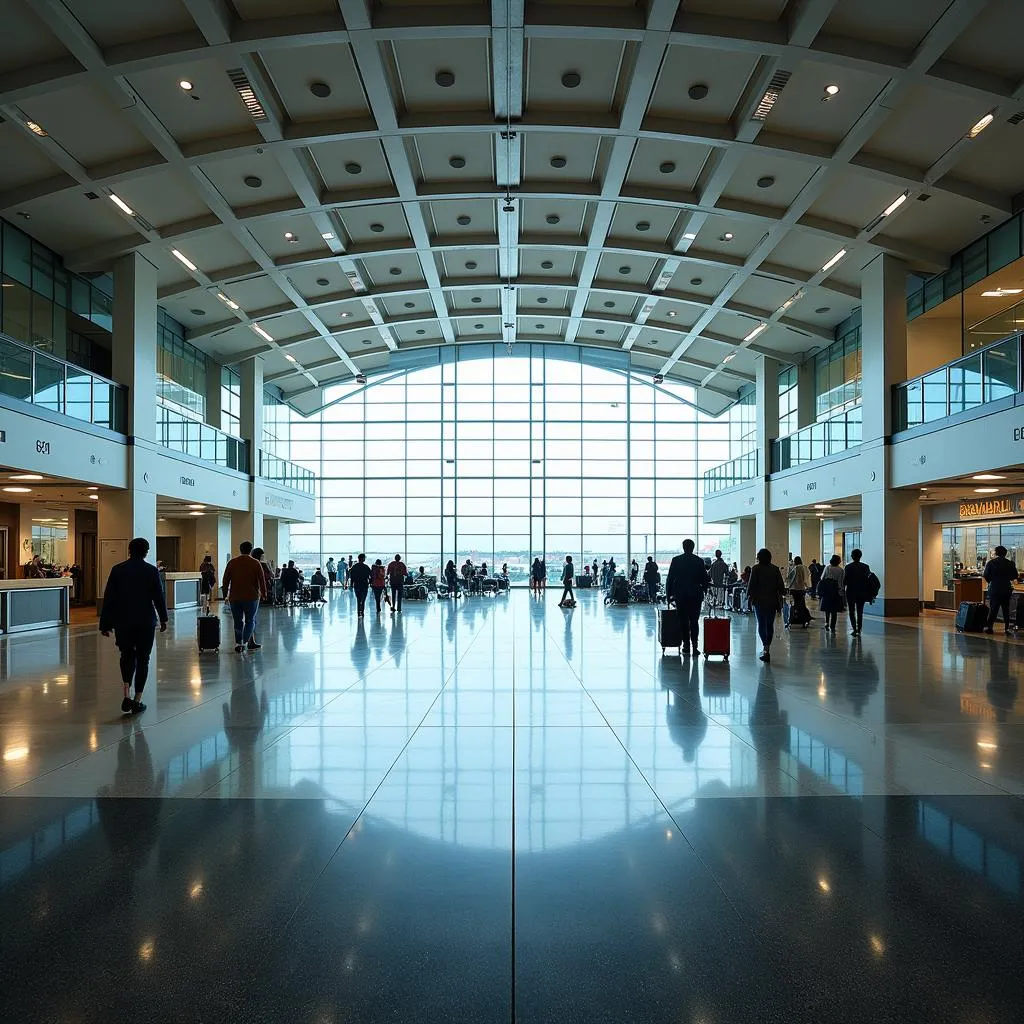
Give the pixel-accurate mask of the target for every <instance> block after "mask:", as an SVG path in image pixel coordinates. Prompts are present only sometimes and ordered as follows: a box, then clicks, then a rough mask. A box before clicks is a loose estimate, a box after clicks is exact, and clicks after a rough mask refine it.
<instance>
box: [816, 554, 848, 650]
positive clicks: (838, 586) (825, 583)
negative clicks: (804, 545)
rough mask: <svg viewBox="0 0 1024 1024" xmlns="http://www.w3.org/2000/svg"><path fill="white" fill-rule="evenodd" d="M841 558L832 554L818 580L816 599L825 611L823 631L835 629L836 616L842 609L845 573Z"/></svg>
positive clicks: (833, 630)
mask: <svg viewBox="0 0 1024 1024" xmlns="http://www.w3.org/2000/svg"><path fill="white" fill-rule="evenodd" d="M842 561H843V560H842V559H841V558H840V557H839V556H838V555H833V556H832V557H831V558H830V559H829V560H828V565H827V566H825V570H824V571H823V572H822V574H821V579H820V580H818V600H819V601H820V602H821V603H820V607H821V610H822V611H823V612H824V613H825V631H826V632H828V631H829V630H832V632H833V633H834V632H835V631H836V618H837V617H838V615H839V613H840V612H841V611H842V610H843V591H844V590H845V578H846V574H845V573H844V572H843V566H842Z"/></svg>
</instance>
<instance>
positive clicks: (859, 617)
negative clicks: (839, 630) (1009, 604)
mask: <svg viewBox="0 0 1024 1024" xmlns="http://www.w3.org/2000/svg"><path fill="white" fill-rule="evenodd" d="M846 600H847V602H848V603H849V606H850V625H851V627H853V629H855V630H857V632H858V633H859V632H860V631H861V627H862V626H863V625H864V602H863V601H858V600H856V599H855V598H852V597H848V598H847V599H846ZM1007 601H1009V598H1007Z"/></svg>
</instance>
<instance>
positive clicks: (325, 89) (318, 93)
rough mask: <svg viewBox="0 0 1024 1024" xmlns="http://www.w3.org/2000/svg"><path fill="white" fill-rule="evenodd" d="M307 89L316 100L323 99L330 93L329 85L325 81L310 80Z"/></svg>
mask: <svg viewBox="0 0 1024 1024" xmlns="http://www.w3.org/2000/svg"><path fill="white" fill-rule="evenodd" d="M309 91H310V92H311V93H312V94H313V95H314V96H315V97H316V98H317V99H318V100H325V99H327V97H328V96H330V95H331V87H330V86H329V85H328V84H327V83H326V82H310V84H309Z"/></svg>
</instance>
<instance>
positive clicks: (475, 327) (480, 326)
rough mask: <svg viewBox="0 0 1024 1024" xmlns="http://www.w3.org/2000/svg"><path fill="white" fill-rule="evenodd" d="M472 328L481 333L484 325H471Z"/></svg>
mask: <svg viewBox="0 0 1024 1024" xmlns="http://www.w3.org/2000/svg"><path fill="white" fill-rule="evenodd" d="M473 328H474V330H477V331H482V330H483V329H484V325H483V324H473Z"/></svg>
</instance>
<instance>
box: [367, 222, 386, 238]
mask: <svg viewBox="0 0 1024 1024" xmlns="http://www.w3.org/2000/svg"><path fill="white" fill-rule="evenodd" d="M370 230H371V231H372V232H373V233H374V234H375V235H379V234H380V233H381V232H382V231H383V230H384V225H383V224H380V223H378V222H377V221H374V222H373V223H372V224H371V225H370Z"/></svg>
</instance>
